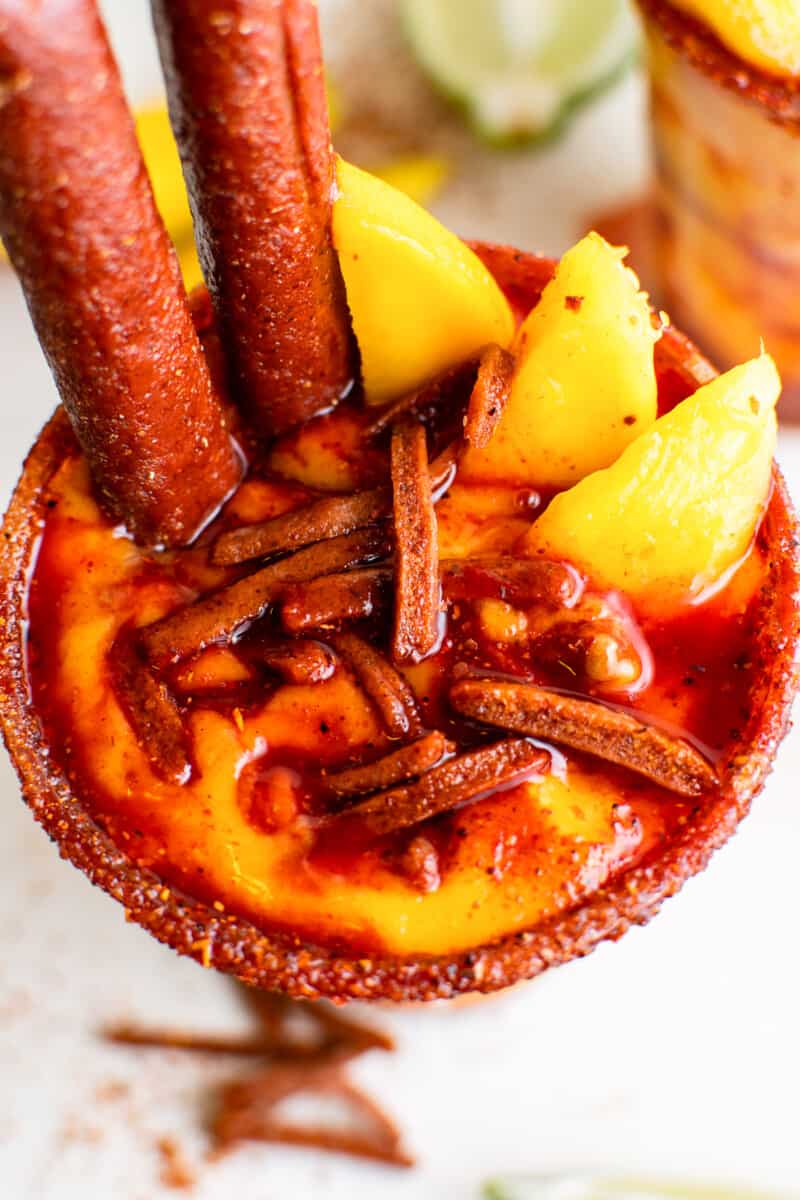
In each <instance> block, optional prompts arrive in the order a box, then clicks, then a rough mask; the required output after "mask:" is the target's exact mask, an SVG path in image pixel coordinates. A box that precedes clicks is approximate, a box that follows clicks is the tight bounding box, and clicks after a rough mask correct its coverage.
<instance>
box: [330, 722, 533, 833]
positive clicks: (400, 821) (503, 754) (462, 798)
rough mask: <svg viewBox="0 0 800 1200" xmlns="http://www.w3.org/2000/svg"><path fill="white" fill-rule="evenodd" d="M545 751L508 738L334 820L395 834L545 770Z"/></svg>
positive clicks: (369, 801)
mask: <svg viewBox="0 0 800 1200" xmlns="http://www.w3.org/2000/svg"><path fill="white" fill-rule="evenodd" d="M549 763H550V755H549V754H548V753H547V751H546V750H542V749H541V747H539V746H534V745H533V743H532V742H529V741H527V740H526V739H525V738H509V739H508V740H507V741H503V742H495V743H494V744H493V745H491V746H482V747H480V749H478V750H470V751H468V752H467V753H465V754H460V755H459V756H458V757H457V758H451V759H449V760H448V761H447V762H445V763H442V765H441V766H439V767H434V768H433V770H431V771H428V772H427V774H425V775H423V776H422V777H421V779H419V780H417V782H416V783H411V784H407V785H406V786H405V787H397V788H392V789H390V790H389V791H385V792H379V793H378V795H376V796H370V797H369V799H368V800H362V801H361V803H360V804H356V805H354V806H353V807H352V808H347V809H343V810H342V812H341V813H338V814H336V815H335V816H334V817H333V820H337V821H341V820H352V819H355V820H358V821H359V823H361V824H362V825H364V826H366V828H367V829H368V830H369V831H370V832H371V833H374V834H376V835H378V836H382V835H384V834H389V833H396V832H397V831H398V830H400V829H407V828H409V827H411V826H412V825H417V824H419V823H420V822H421V821H427V820H428V819H429V818H430V817H435V816H438V815H440V814H441V813H445V812H451V811H452V810H453V809H455V808H461V807H462V805H464V804H469V803H470V802H472V801H475V800H478V799H479V798H480V797H482V796H486V795H489V794H490V793H492V792H494V791H497V789H498V788H504V787H509V786H512V785H513V784H514V783H517V782H522V780H523V779H525V778H528V777H529V776H530V775H533V774H541V773H542V772H544V771H546V770H547V768H548V766H549Z"/></svg>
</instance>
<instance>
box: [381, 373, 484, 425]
mask: <svg viewBox="0 0 800 1200" xmlns="http://www.w3.org/2000/svg"><path fill="white" fill-rule="evenodd" d="M477 366H478V359H477V358H466V359H464V361H463V362H460V363H456V364H455V366H452V367H446V368H445V370H444V371H442V372H440V374H438V375H435V376H434V378H433V379H429V380H427V381H426V382H425V383H423V384H422V385H421V387H418V388H415V389H414V390H413V391H411V392H406V393H405V395H403V396H399V397H398V398H397V400H393V401H392V402H391V404H388V405H387V406H386V407H385V408H383V409H381V411H380V412H379V413H378V415H377V416H376V417H375V419H374V421H371V422H370V423H369V425H368V426H367V427H366V429H365V430H364V432H365V434H366V435H367V437H378V436H379V435H380V434H382V433H385V431H386V430H387V429H390V428H391V427H392V426H393V425H396V424H397V422H398V421H399V420H400V418H401V417H407V416H418V415H419V414H420V413H424V412H426V411H428V410H430V409H438V408H442V407H444V406H445V405H447V404H448V403H449V402H450V401H452V399H453V398H454V397H455V396H456V395H457V394H458V393H459V392H461V391H466V389H467V387H468V386H469V384H470V383H471V381H472V380H473V379H474V378H475V372H476V370H477Z"/></svg>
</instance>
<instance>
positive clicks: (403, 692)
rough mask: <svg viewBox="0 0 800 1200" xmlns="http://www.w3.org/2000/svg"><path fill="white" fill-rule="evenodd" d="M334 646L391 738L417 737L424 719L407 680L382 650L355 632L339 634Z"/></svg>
mask: <svg viewBox="0 0 800 1200" xmlns="http://www.w3.org/2000/svg"><path fill="white" fill-rule="evenodd" d="M331 645H332V646H333V648H334V650H335V651H336V652H337V654H339V655H340V656H341V657H342V658H343V659H344V660H345V662H346V663H347V664H348V666H350V667H351V669H352V670H353V672H354V674H355V676H356V678H357V679H358V682H359V683H360V685H361V687H362V689H363V690H364V692H365V694H366V695H367V696H368V697H369V699H370V700H371V701H372V703H373V705H374V706H375V708H376V710H377V712H378V714H379V715H380V717H381V720H382V721H383V723H384V725H385V726H386V730H387V732H388V733H389V735H390V736H391V737H394V738H406V737H417V736H418V735H419V734H420V733H421V732H422V722H421V721H420V717H419V713H418V711H417V701H416V697H415V696H414V693H413V692H412V690H411V688H410V687H409V685H408V683H407V682H406V680H405V679H404V678H403V676H402V675H401V674H400V672H399V671H396V670H395V668H394V667H393V666H392V664H391V663H390V662H389V661H388V660H387V659H386V658H384V656H383V655H382V654H381V653H380V651H379V650H376V649H375V647H374V646H371V645H370V644H369V642H365V641H364V639H363V638H360V637H359V636H358V635H357V634H355V633H339V634H337V635H336V636H335V637H333V638H331Z"/></svg>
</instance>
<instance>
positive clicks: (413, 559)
mask: <svg viewBox="0 0 800 1200" xmlns="http://www.w3.org/2000/svg"><path fill="white" fill-rule="evenodd" d="M391 468H392V497H393V506H394V534H395V610H394V624H393V628H392V658H393V659H394V661H395V662H419V661H420V660H421V659H423V658H425V656H426V655H427V654H430V652H431V651H432V650H433V649H434V647H435V646H436V643H437V641H438V640H439V605H440V588H439V546H438V538H437V528H436V510H435V509H434V505H433V495H432V492H431V481H430V476H429V475H428V451H427V446H426V437H425V428H424V426H423V425H421V424H420V423H419V422H418V421H413V420H411V419H409V418H404V419H403V420H402V421H401V422H400V424H399V425H395V426H394V428H393V429H392V445H391Z"/></svg>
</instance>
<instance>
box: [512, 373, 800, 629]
mask: <svg viewBox="0 0 800 1200" xmlns="http://www.w3.org/2000/svg"><path fill="white" fill-rule="evenodd" d="M779 394H780V379H779V377H778V372H777V370H776V368H775V364H774V363H773V361H772V359H771V358H770V357H769V355H767V354H762V355H761V357H760V358H756V359H753V360H752V361H750V362H748V363H745V364H743V365H742V366H739V367H734V368H733V370H731V371H728V372H727V374H725V375H721V376H720V377H719V378H718V379H715V380H714V381H713V382H712V383H708V384H706V385H705V386H704V387H702V388H700V389H699V390H698V391H697V392H695V393H694V395H693V396H690V397H688V399H686V400H684V401H683V402H682V403H681V404H679V405H678V406H677V407H676V408H674V409H673V410H672V412H670V413H668V414H667V415H666V416H664V417H661V418H660V419H659V420H658V421H656V423H655V425H654V426H653V427H652V429H650V430H649V431H648V432H647V433H645V434H643V435H642V436H641V437H640V438H637V440H636V441H635V442H634V443H633V444H632V445H631V446H629V447H628V449H627V450H626V451H625V452H624V453H623V454H622V456H621V458H620V459H619V460H618V461H617V462H616V463H614V465H613V466H612V467H609V468H608V469H606V470H604V471H596V472H595V473H594V474H593V475H590V476H588V477H587V478H586V479H584V480H582V481H581V483H579V484H576V486H575V487H573V488H570V490H569V491H567V492H563V493H561V494H560V495H559V496H556V498H555V499H554V500H553V502H552V503H551V504H550V506H549V508H547V509H546V511H545V512H544V513H543V515H542V516H541V517H540V518H539V520H538V521H536V522H535V523H534V525H533V526H532V527H531V529H530V531H529V532H528V533H527V534H526V535H525V537H524V539H523V540H522V543H521V546H520V549H521V550H522V551H523V552H524V553H526V554H530V555H534V554H541V555H543V556H544V557H546V558H557V559H558V558H563V559H566V560H567V561H569V562H571V563H573V564H575V565H576V566H577V567H578V568H579V569H580V570H582V571H585V572H586V573H587V574H588V575H589V577H590V578H591V580H592V582H593V583H594V584H595V585H598V586H600V587H602V588H620V589H622V590H624V591H625V593H626V594H627V595H628V596H630V597H631V598H632V599H634V600H635V601H637V602H639V603H640V604H642V605H645V606H646V607H648V608H650V609H658V608H662V607H664V606H669V605H674V604H676V603H677V604H680V603H681V602H690V601H692V600H696V599H697V598H698V597H699V596H701V595H702V594H703V592H705V591H706V590H707V589H708V588H709V587H711V586H713V585H714V584H715V583H717V582H718V581H719V580H720V579H721V578H722V577H723V576H724V574H725V572H726V571H727V570H728V569H729V568H731V567H733V566H734V565H735V564H736V563H737V562H738V561H739V559H740V558H741V557H742V556H743V555H744V554H745V552H746V551H747V548H748V546H749V544H750V541H751V539H752V537H753V533H754V531H755V529H756V525H757V523H758V521H759V519H760V517H761V514H762V512H763V509H764V505H765V503H766V501H767V498H768V494H769V485H770V470H771V463H772V455H773V453H774V450H775V437H776V420H775V404H776V402H777V400H778V396H779Z"/></svg>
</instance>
